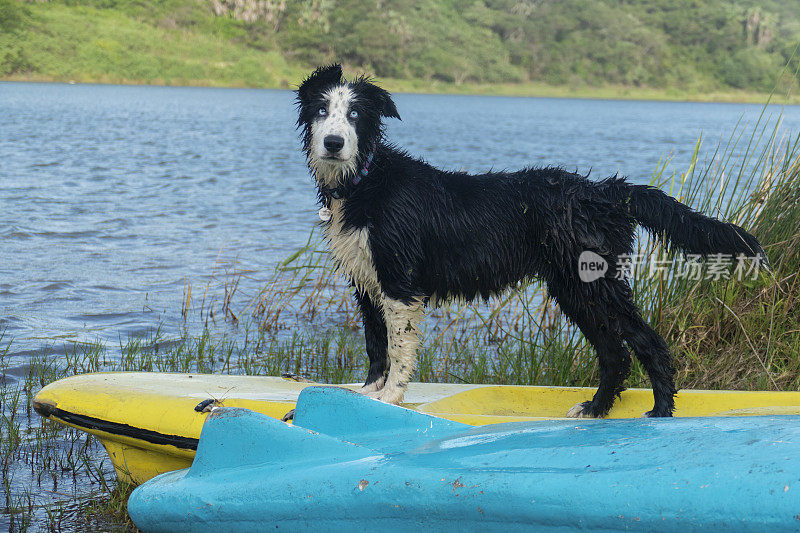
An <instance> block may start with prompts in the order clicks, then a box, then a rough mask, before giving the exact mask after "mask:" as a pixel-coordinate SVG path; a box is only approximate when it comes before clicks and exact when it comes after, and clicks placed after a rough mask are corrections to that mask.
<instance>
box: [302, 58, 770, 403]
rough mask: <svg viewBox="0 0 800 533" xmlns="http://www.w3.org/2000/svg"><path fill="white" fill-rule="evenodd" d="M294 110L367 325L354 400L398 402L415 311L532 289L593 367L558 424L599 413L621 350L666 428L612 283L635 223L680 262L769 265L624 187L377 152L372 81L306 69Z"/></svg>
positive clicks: (645, 189) (652, 191)
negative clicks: (534, 283) (592, 386)
mask: <svg viewBox="0 0 800 533" xmlns="http://www.w3.org/2000/svg"><path fill="white" fill-rule="evenodd" d="M297 105H298V111H299V115H300V116H299V118H298V121H297V125H298V128H299V129H300V130H301V132H302V141H303V149H304V151H305V153H306V156H307V159H308V166H309V168H310V169H311V172H312V174H313V175H314V177H315V178H316V182H317V187H318V190H319V199H320V202H321V203H322V209H320V217H321V218H322V219H323V220H325V221H326V222H325V235H326V237H327V240H328V241H329V244H330V251H331V253H332V254H333V256H334V258H335V259H336V261H337V263H338V265H339V268H340V270H341V271H342V272H343V273H344V274H345V275H346V276H347V277H349V279H350V280H351V282H352V284H353V286H354V287H355V297H356V299H357V301H358V303H359V305H360V307H361V311H362V313H363V318H364V332H365V335H366V349H367V354H368V356H369V362H370V367H369V373H368V376H367V380H366V383H365V384H364V388H363V389H362V392H363V393H365V394H367V395H369V396H371V397H373V398H377V399H380V400H383V401H385V402H390V403H399V402H400V401H401V400H402V398H403V393H404V392H405V389H406V387H407V385H408V382H409V380H410V379H411V375H412V373H413V371H414V368H415V361H416V353H415V352H416V349H417V344H418V333H417V328H418V325H419V323H420V320H421V319H422V317H423V306H424V305H425V304H428V303H432V304H436V303H437V302H442V301H447V300H448V299H452V298H460V299H464V300H467V301H469V300H472V299H474V298H477V297H481V298H484V299H486V298H489V297H490V296H491V295H494V294H497V293H499V292H501V291H503V290H505V289H506V288H508V287H509V286H511V285H513V284H516V283H518V282H519V281H521V280H527V279H530V278H541V279H543V280H544V281H545V282H546V283H547V287H548V292H549V294H550V295H551V296H552V297H553V298H554V299H555V300H556V301H557V302H558V304H559V306H560V307H561V310H562V311H563V312H564V313H565V314H566V315H567V316H568V317H569V318H570V319H571V320H572V321H573V322H575V324H577V325H578V327H579V328H580V329H581V332H582V333H583V335H584V336H585V337H586V339H587V340H588V341H589V342H590V343H591V344H592V346H593V347H594V349H595V352H596V353H597V357H598V359H599V365H600V387H599V389H598V390H597V393H596V394H595V395H594V398H592V400H590V401H586V402H583V403H580V404H578V405H576V406H575V407H573V408H572V409H571V410H570V411H569V413H567V416H570V417H601V416H603V415H605V414H607V413H608V411H609V409H611V406H612V404H613V402H614V397H615V396H616V395H618V394H619V393H620V392H621V391H622V390H624V386H623V382H624V380H625V378H626V377H627V376H628V374H629V372H630V365H631V358H630V353H629V351H628V349H630V350H633V352H634V353H635V354H636V357H637V358H638V359H639V361H641V363H642V364H643V365H644V368H645V369H646V371H647V373H648V376H649V377H650V381H651V383H652V386H653V394H654V396H655V406H654V408H653V410H651V411H648V412H647V413H645V415H646V416H671V415H672V411H673V409H674V405H675V404H674V395H675V394H676V389H675V384H674V380H673V374H674V370H673V368H672V364H671V362H670V354H669V351H668V350H667V345H666V343H665V342H664V340H663V339H662V338H661V337H660V336H659V335H658V334H657V333H656V332H655V331H654V330H653V329H652V328H651V327H650V326H649V325H648V324H647V323H646V322H645V321H644V320H643V319H642V317H641V315H640V313H639V310H638V309H637V308H636V306H635V304H634V302H633V298H632V293H631V289H630V287H629V286H628V283H627V281H625V280H624V279H618V278H619V276H615V275H614V274H615V271H616V268H615V267H616V265H617V262H618V257H619V256H620V255H624V254H629V253H630V252H631V250H632V247H633V241H634V230H635V228H636V226H637V224H639V225H642V226H643V227H644V228H646V229H647V230H648V231H650V232H652V233H655V234H658V235H661V236H665V237H667V238H668V239H669V240H670V241H671V243H672V244H673V245H674V246H676V247H677V248H679V249H682V250H684V251H687V252H690V253H697V254H711V253H725V254H734V255H735V254H746V255H747V256H750V257H756V258H759V259H757V260H761V261H763V262H764V264H765V265H766V255H765V254H764V251H763V250H762V248H761V246H760V245H759V243H758V241H757V240H756V239H755V238H754V237H753V236H752V235H750V234H749V233H747V232H746V231H744V230H743V229H742V228H740V227H738V226H735V225H733V224H728V223H725V222H720V221H718V220H715V219H713V218H709V217H706V216H704V215H702V214H700V213H697V212H695V211H693V210H691V209H690V208H689V207H687V206H685V205H683V204H681V203H680V202H678V201H677V200H675V199H673V198H671V197H670V196H668V195H666V194H664V193H663V192H661V191H660V190H659V189H656V188H653V187H649V186H645V185H632V184H629V183H627V182H626V181H625V179H623V178H621V177H611V178H608V179H606V180H603V181H600V182H592V181H589V180H587V179H585V178H584V177H583V176H580V175H578V174H573V173H571V172H567V171H565V170H563V169H560V168H526V169H523V170H520V171H518V172H497V173H488V174H480V175H470V174H466V173H461V172H445V171H442V170H439V169H436V168H434V167H432V166H431V165H429V164H427V163H425V162H424V161H421V160H420V159H417V158H414V157H411V156H410V155H408V154H407V153H405V152H404V151H402V150H399V149H397V148H396V147H394V146H392V145H391V144H388V143H387V142H385V141H384V139H383V119H384V118H398V119H399V118H400V116H399V114H398V112H397V108H396V107H395V104H394V102H393V101H392V98H391V96H390V95H389V93H388V92H386V91H385V90H383V89H381V88H380V87H378V86H376V85H374V84H372V83H370V80H369V79H368V78H363V77H362V78H357V79H355V80H353V81H347V80H345V79H343V78H342V69H341V67H340V66H339V65H332V66H328V67H320V68H318V69H317V70H315V71H314V72H313V73H312V74H311V75H310V76H309V77H308V78H307V79H306V80H305V81H304V82H303V83H302V84H301V85H300V87H299V88H298V90H297ZM587 251H588V252H592V253H594V254H597V255H598V256H600V257H602V258H603V260H605V261H606V262H607V263H608V265H609V268H608V271H607V272H606V274H605V275H604V276H602V277H599V278H598V279H595V280H594V281H590V282H585V281H582V280H581V278H580V277H579V271H578V265H579V259H578V258H579V257H580V255H581V254H582V253H583V252H587ZM626 345H627V347H626Z"/></svg>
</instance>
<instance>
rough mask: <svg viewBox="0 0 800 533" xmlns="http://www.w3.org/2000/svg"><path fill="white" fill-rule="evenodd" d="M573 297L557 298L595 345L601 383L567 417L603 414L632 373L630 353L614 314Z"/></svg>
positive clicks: (584, 334) (593, 345)
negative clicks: (592, 395) (589, 307)
mask: <svg viewBox="0 0 800 533" xmlns="http://www.w3.org/2000/svg"><path fill="white" fill-rule="evenodd" d="M601 282H602V281H601ZM554 296H555V295H554ZM556 297H557V296H556ZM557 298H558V297H557ZM573 299H574V298H572V297H570V296H566V297H562V298H560V299H558V301H559V305H560V307H561V310H562V311H563V312H564V313H565V314H566V315H567V316H568V317H569V318H570V319H571V320H572V321H573V322H575V324H576V325H577V326H578V327H579V328H580V330H581V333H583V336H584V337H586V340H588V341H589V342H590V343H591V345H592V347H593V348H594V350H595V353H596V354H597V360H598V365H599V367H600V386H599V387H598V388H597V392H596V393H595V395H594V397H593V398H592V399H591V400H589V401H586V402H581V403H579V404H577V405H575V406H574V407H572V409H570V410H569V411H568V412H567V417H569V418H600V417H603V416H605V415H607V414H608V412H609V411H610V410H611V406H612V405H613V404H614V397H615V396H619V394H620V393H621V392H622V391H623V390H625V387H624V386H623V382H624V381H625V379H626V378H627V377H628V374H629V373H630V368H631V355H630V352H629V351H628V350H627V349H626V348H625V346H624V345H623V344H622V338H621V337H620V335H619V333H620V332H619V325H618V324H617V323H616V320H614V319H613V318H612V317H613V315H610V314H607V312H606V310H603V309H596V308H595V309H591V310H589V309H587V306H586V304H585V303H584V304H583V305H575V304H576V302H574V301H572V300H573ZM599 300H601V301H602V300H604V299H599Z"/></svg>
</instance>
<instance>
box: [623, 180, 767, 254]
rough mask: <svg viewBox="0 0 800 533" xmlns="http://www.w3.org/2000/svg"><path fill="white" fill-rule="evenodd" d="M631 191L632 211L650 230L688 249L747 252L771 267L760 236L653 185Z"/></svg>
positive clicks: (629, 204)
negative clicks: (756, 236) (688, 204)
mask: <svg viewBox="0 0 800 533" xmlns="http://www.w3.org/2000/svg"><path fill="white" fill-rule="evenodd" d="M628 194H629V196H628V199H629V202H628V209H629V213H630V215H631V216H632V217H633V218H634V219H635V220H636V221H637V222H638V223H639V224H640V225H641V226H642V227H644V228H645V229H647V231H649V232H650V233H652V234H654V235H659V236H663V237H666V238H667V239H668V240H669V241H670V243H671V244H672V245H673V246H675V247H677V248H680V249H681V250H683V251H684V252H687V253H691V254H700V255H704V256H705V255H709V254H730V255H731V256H734V257H736V256H738V255H739V254H744V255H745V256H747V257H750V258H754V260H755V261H757V262H760V264H761V266H763V267H765V268H769V260H768V259H767V254H766V253H765V252H764V249H763V248H762V247H761V244H760V243H759V242H758V239H756V238H755V237H753V236H752V235H751V234H749V233H748V232H746V231H745V230H744V229H742V228H740V227H739V226H737V225H736V224H731V223H729V222H723V221H721V220H717V219H715V218H711V217H707V216H705V215H703V214H701V213H698V212H697V211H695V210H693V209H692V208H690V207H689V206H687V205H684V204H682V203H680V202H679V201H677V200H676V199H675V198H673V197H671V196H669V195H668V194H665V193H664V192H663V191H661V190H660V189H657V188H655V187H651V186H649V185H629V189H628Z"/></svg>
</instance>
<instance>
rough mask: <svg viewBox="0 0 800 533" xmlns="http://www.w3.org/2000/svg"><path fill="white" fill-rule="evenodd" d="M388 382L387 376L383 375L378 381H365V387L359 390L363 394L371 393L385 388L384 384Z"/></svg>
mask: <svg viewBox="0 0 800 533" xmlns="http://www.w3.org/2000/svg"><path fill="white" fill-rule="evenodd" d="M385 383H386V378H385V377H382V378H379V379H378V380H377V381H373V382H372V383H369V384H367V383H365V384H364V386H363V387H361V389H360V390H359V391H358V392H360V393H361V394H369V393H371V392H378V391H379V390H381V389H383V385H384V384H385Z"/></svg>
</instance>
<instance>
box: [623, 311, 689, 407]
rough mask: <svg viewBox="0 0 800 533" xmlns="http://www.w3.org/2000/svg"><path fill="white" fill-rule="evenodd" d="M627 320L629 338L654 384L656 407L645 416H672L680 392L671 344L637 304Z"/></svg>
mask: <svg viewBox="0 0 800 533" xmlns="http://www.w3.org/2000/svg"><path fill="white" fill-rule="evenodd" d="M631 306H633V302H631ZM623 320H624V324H623V326H622V327H623V336H624V338H625V341H626V342H627V343H628V346H630V347H631V349H632V350H633V353H635V354H636V358H637V359H638V360H639V361H640V362H641V363H642V365H643V366H644V368H645V370H646V371H647V375H648V377H649V378H650V384H651V385H652V387H653V397H654V399H655V406H654V407H653V409H652V410H651V411H647V412H646V413H644V415H643V416H645V417H657V416H672V411H674V410H675V394H677V392H678V391H677V390H676V389H675V380H674V377H673V376H674V374H675V370H674V369H673V367H672V361H671V357H670V354H669V349H668V348H667V343H666V342H665V341H664V339H663V338H661V335H659V334H658V333H656V332H655V331H654V330H653V328H651V327H650V326H649V325H648V324H647V322H645V321H644V319H642V317H641V316H640V315H639V313H638V310H637V309H636V308H635V307H633V309H632V312H631V313H629V314H627V315H626V316H625V317H624V319H623Z"/></svg>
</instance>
